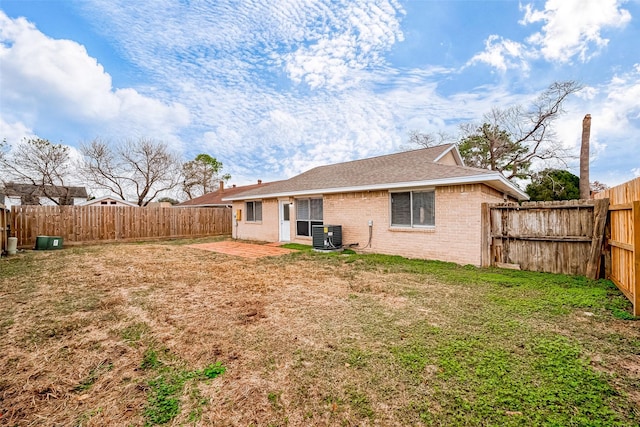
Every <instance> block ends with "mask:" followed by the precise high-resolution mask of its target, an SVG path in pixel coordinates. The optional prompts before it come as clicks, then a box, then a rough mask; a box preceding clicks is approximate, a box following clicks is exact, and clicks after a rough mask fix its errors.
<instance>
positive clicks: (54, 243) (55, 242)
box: [47, 236, 62, 249]
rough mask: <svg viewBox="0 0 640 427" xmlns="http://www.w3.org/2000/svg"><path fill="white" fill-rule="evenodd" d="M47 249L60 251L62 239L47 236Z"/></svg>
mask: <svg viewBox="0 0 640 427" xmlns="http://www.w3.org/2000/svg"><path fill="white" fill-rule="evenodd" d="M47 249H62V237H58V236H49V242H48V243H47Z"/></svg>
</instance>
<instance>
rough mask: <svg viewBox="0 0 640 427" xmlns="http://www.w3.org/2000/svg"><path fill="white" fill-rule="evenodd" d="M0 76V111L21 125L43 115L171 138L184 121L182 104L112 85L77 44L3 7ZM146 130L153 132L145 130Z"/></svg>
mask: <svg viewBox="0 0 640 427" xmlns="http://www.w3.org/2000/svg"><path fill="white" fill-rule="evenodd" d="M0 74H1V75H2V80H1V82H0V90H1V92H2V97H3V103H2V108H1V109H0V115H1V116H2V117H5V118H8V119H9V120H13V121H21V122H24V123H25V126H32V127H33V126H35V124H36V123H37V122H38V118H39V117H40V116H47V115H48V116H53V117H57V118H64V119H66V120H71V121H75V122H77V123H79V122H81V123H83V124H86V123H92V124H93V125H94V126H96V128H98V129H102V130H103V131H104V132H106V133H109V132H110V130H113V132H114V134H116V135H118V134H120V135H122V134H123V133H124V134H129V132H133V133H135V132H136V131H139V132H143V133H144V136H149V137H156V136H167V135H169V139H170V136H171V135H172V134H175V132H176V131H177V130H178V129H179V128H180V127H181V126H184V125H186V124H188V122H189V117H188V112H187V110H186V108H185V107H184V106H182V105H179V104H173V105H167V104H165V103H162V102H160V101H157V100H155V99H152V98H149V97H146V96H144V95H141V94H140V93H139V92H137V91H136V90H134V89H131V88H126V89H114V88H113V87H112V82H111V76H110V75H109V74H107V73H106V72H105V70H104V68H103V67H102V65H100V64H99V63H98V62H97V60H96V59H95V58H92V57H90V56H89V55H88V53H87V51H86V49H85V48H84V47H83V46H82V45H80V44H78V43H76V42H74V41H70V40H56V39H52V38H49V37H47V36H46V35H44V34H42V33H41V32H40V31H39V30H38V29H37V28H36V27H35V26H34V25H33V24H31V23H29V22H28V21H27V20H25V19H24V18H18V19H11V18H9V17H7V16H6V15H5V14H4V13H3V12H2V11H0ZM9 106H11V108H8V107H9ZM148 129H154V130H156V131H157V134H156V135H149V134H147V133H146V132H147V131H148ZM101 136H111V135H101ZM126 136H129V135H126ZM43 137H47V136H43Z"/></svg>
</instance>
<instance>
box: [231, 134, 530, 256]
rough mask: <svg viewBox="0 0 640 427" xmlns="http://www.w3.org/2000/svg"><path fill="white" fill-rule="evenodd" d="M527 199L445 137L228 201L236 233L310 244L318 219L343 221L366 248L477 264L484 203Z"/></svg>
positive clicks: (349, 237)
mask: <svg viewBox="0 0 640 427" xmlns="http://www.w3.org/2000/svg"><path fill="white" fill-rule="evenodd" d="M526 199H528V196H527V195H526V194H525V193H524V192H523V191H522V190H520V189H519V188H517V187H516V186H515V185H514V184H512V183H511V182H509V181H508V180H506V179H505V178H504V177H503V176H502V175H501V174H500V173H498V172H495V171H489V170H485V169H476V168H469V167H466V166H464V163H463V161H462V158H461V157H460V153H459V152H458V149H457V147H456V146H455V144H445V145H439V146H436V147H431V148H424V149H420V150H413V151H406V152H401V153H395V154H389V155H385V156H379V157H373V158H368V159H363V160H355V161H351V162H345V163H337V164H332V165H327V166H320V167H317V168H314V169H311V170H309V171H307V172H304V173H302V174H300V175H297V176H294V177H293V178H290V179H288V180H285V181H278V182H274V183H272V184H269V185H264V186H262V187H257V188H254V189H251V190H248V191H244V192H242V193H239V194H236V195H233V196H230V197H227V198H225V199H223V200H225V201H228V202H232V203H233V211H234V224H233V236H234V237H236V238H240V239H248V240H262V241H269V242H277V241H281V242H295V243H302V244H311V242H312V238H311V231H312V227H313V225H320V224H331V225H341V226H342V243H343V245H345V246H347V245H350V244H353V245H354V246H355V244H356V243H357V246H355V248H356V249H358V250H360V251H362V252H375V253H384V254H392V255H402V256H406V257H410V258H424V259H435V260H442V261H451V262H456V263H460V264H473V265H480V258H481V204H482V203H483V202H490V203H500V202H504V201H505V200H526ZM238 214H239V215H238ZM236 215H238V216H239V217H240V218H239V220H238V218H236Z"/></svg>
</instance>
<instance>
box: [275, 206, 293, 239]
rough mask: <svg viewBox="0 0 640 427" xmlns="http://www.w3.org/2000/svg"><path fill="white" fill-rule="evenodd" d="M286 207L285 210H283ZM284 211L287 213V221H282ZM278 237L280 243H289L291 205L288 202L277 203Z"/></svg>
mask: <svg viewBox="0 0 640 427" xmlns="http://www.w3.org/2000/svg"><path fill="white" fill-rule="evenodd" d="M285 206H286V208H285ZM285 209H287V210H288V211H289V219H288V220H285V219H284V216H285V215H284V213H285ZM278 220H279V221H278V224H279V227H278V236H279V239H280V241H281V242H290V241H291V203H290V202H289V201H288V200H279V201H278Z"/></svg>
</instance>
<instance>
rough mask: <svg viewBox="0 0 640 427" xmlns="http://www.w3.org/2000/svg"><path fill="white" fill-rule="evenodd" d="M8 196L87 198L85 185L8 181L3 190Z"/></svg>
mask: <svg viewBox="0 0 640 427" xmlns="http://www.w3.org/2000/svg"><path fill="white" fill-rule="evenodd" d="M2 192H3V193H4V195H5V196H7V197H22V196H34V197H71V198H77V199H86V198H87V189H86V188H85V187H68V186H58V185H33V184H18V183H15V182H8V183H6V184H5V185H4V189H3V190H2Z"/></svg>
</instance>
